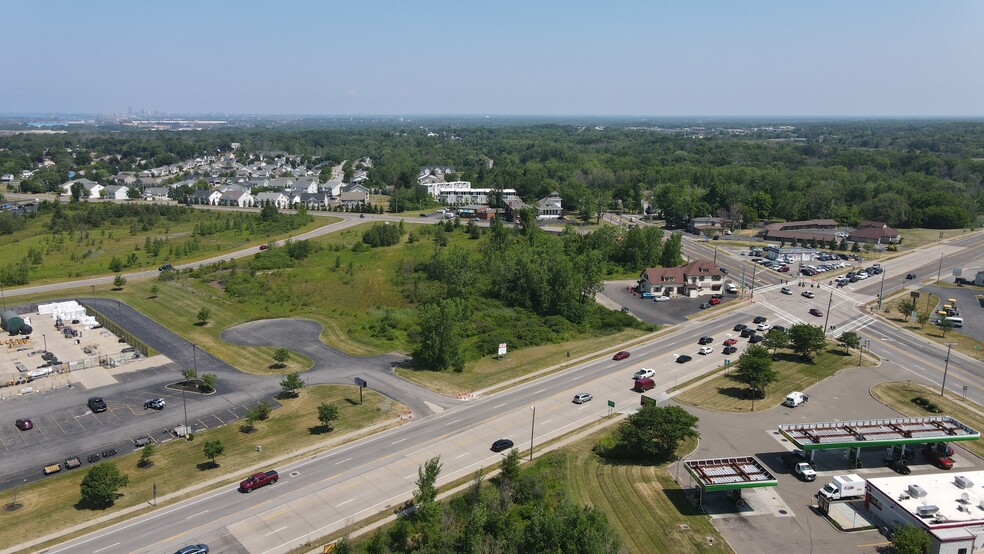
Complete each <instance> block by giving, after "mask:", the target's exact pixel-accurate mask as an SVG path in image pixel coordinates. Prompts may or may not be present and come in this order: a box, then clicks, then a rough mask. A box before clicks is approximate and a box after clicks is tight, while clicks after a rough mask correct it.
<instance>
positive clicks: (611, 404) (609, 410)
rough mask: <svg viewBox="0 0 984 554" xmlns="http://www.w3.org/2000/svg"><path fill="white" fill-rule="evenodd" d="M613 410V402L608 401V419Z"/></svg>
mask: <svg viewBox="0 0 984 554" xmlns="http://www.w3.org/2000/svg"><path fill="white" fill-rule="evenodd" d="M614 409H615V401H614V400H609V401H608V417H612V410H614Z"/></svg>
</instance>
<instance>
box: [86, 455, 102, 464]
mask: <svg viewBox="0 0 984 554" xmlns="http://www.w3.org/2000/svg"><path fill="white" fill-rule="evenodd" d="M99 458H100V456H99V454H96V453H93V454H89V457H88V458H86V460H88V462H89V463H90V464H94V463H96V462H98V461H99Z"/></svg>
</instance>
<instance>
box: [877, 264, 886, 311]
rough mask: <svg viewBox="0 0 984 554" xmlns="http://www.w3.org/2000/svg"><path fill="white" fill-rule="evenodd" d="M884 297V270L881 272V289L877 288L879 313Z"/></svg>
mask: <svg viewBox="0 0 984 554" xmlns="http://www.w3.org/2000/svg"><path fill="white" fill-rule="evenodd" d="M883 296H885V270H882V279H881V287H879V288H878V311H879V312H880V311H881V303H882V297H883Z"/></svg>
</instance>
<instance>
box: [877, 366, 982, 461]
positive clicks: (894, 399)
mask: <svg viewBox="0 0 984 554" xmlns="http://www.w3.org/2000/svg"><path fill="white" fill-rule="evenodd" d="M871 396H872V397H874V399H875V400H877V401H879V402H881V403H882V404H885V405H886V406H888V407H889V408H892V409H893V410H895V411H897V412H899V413H900V414H902V415H903V416H906V417H929V416H950V417H952V418H954V419H956V420H957V421H960V422H961V423H964V424H966V425H968V426H970V428H971V429H976V430H978V431H980V430H981V429H984V406H980V405H979V404H975V403H973V402H970V401H969V400H964V399H962V398H959V397H957V396H956V395H954V394H953V393H952V392H951V393H948V395H947V396H940V391H939V389H935V388H929V387H927V386H924V385H916V384H909V383H902V382H898V381H890V382H886V383H878V384H877V385H875V386H873V387H871ZM917 396H921V397H923V398H925V399H927V400H929V401H930V402H932V403H933V404H936V405H937V406H939V408H940V409H941V410H942V411H941V412H940V413H938V414H934V413H932V412H930V411H928V410H925V409H923V408H922V407H920V406H917V405H916V404H914V403H913V402H912V399H913V398H915V397H917ZM960 446H961V447H962V448H966V449H967V450H969V451H970V452H973V453H974V455H976V456H977V457H979V458H984V443H982V442H981V441H979V440H977V441H964V442H961V443H960Z"/></svg>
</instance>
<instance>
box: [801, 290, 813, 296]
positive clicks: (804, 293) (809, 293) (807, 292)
mask: <svg viewBox="0 0 984 554" xmlns="http://www.w3.org/2000/svg"><path fill="white" fill-rule="evenodd" d="M803 296H804V297H806V298H813V297H814V294H813V291H812V290H805V291H803Z"/></svg>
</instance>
